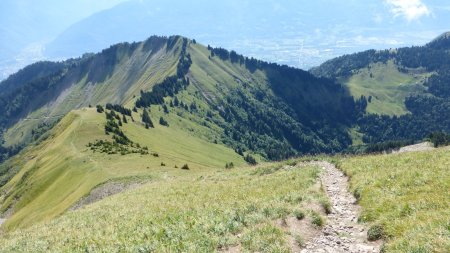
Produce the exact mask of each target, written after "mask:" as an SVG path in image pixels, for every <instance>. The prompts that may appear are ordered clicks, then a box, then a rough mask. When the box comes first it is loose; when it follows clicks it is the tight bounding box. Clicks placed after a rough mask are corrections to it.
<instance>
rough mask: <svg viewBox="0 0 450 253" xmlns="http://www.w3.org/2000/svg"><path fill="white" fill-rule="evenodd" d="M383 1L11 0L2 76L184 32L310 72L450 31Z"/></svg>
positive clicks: (3, 30) (3, 32) (0, 60)
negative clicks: (80, 0) (106, 4)
mask: <svg viewBox="0 0 450 253" xmlns="http://www.w3.org/2000/svg"><path fill="white" fill-rule="evenodd" d="M116 2H119V1H116ZM380 2H381V1H380ZM380 2H378V1H376V2H375V1H374V2H369V3H368V2H364V3H363V2H358V1H348V2H339V1H330V0H319V1H314V2H299V1H291V0H289V1H283V2H282V3H280V2H279V1H274V0H264V1H256V0H247V1H237V0H231V1H217V2H216V3H215V4H211V3H210V2H208V1H205V0H195V1H190V2H189V3H187V2H185V1H157V0H145V1H139V0H131V1H126V2H123V3H121V4H119V5H117V6H114V7H113V8H111V9H107V10H103V11H99V12H96V13H95V14H93V15H91V16H89V17H87V18H83V13H88V12H87V11H86V10H84V9H83V8H82V7H83V5H82V4H80V5H79V6H78V5H77V6H73V7H71V8H69V7H70V6H72V5H68V6H69V7H68V6H67V4H56V5H55V4H53V1H48V0H46V1H42V2H40V5H39V6H38V7H36V8H32V7H30V6H32V5H30V6H27V5H25V4H23V3H20V2H17V1H9V0H8V1H6V2H4V3H3V2H2V3H1V4H0V7H2V10H8V12H5V13H4V15H1V17H0V24H2V28H0V29H1V30H0V33H1V35H2V37H4V38H7V39H5V40H2V42H0V43H1V45H0V50H1V54H0V74H2V75H3V78H6V77H7V75H9V74H11V73H14V72H16V71H17V70H18V69H20V68H22V67H24V66H25V65H28V64H29V63H32V62H35V61H38V60H61V59H66V58H68V57H79V56H81V55H82V54H83V53H86V52H93V53H96V52H98V51H100V50H102V49H103V48H106V47H108V46H109V45H112V44H116V43H120V42H125V41H142V40H144V39H146V38H147V37H149V36H151V35H152V34H158V35H166V36H170V35H174V34H180V35H183V36H186V37H190V38H196V39H197V40H198V41H199V42H201V43H203V44H211V45H213V46H220V47H224V48H228V49H233V50H235V51H238V52H241V53H243V54H245V55H248V56H253V57H255V58H258V59H263V60H266V61H270V62H276V63H279V64H287V65H290V66H296V67H300V68H303V69H308V68H310V67H313V66H317V65H319V64H321V63H323V62H324V61H325V60H328V59H331V58H333V57H336V56H339V55H343V54H347V53H352V52H357V51H362V50H366V49H369V48H374V49H383V48H388V47H392V48H394V47H399V46H409V45H412V44H416V45H418V44H423V43H425V42H426V41H427V40H429V38H431V37H432V36H436V35H437V34H438V33H439V32H441V31H443V30H444V29H446V27H445V24H447V23H448V22H445V21H441V22H439V24H443V25H438V24H437V22H435V20H432V19H431V18H427V19H424V20H421V22H417V23H415V22H414V23H411V24H405V23H404V22H403V20H401V19H400V18H398V19H397V18H396V19H393V18H392V17H391V16H390V14H389V10H388V9H387V7H386V6H385V5H383V4H381V3H380ZM96 5H100V4H96ZM110 6H113V4H112V3H111V4H110ZM255 6H258V8H255ZM323 6H327V7H328V8H322V7H323ZM85 9H86V8H85ZM95 9H96V8H94V7H93V11H95ZM97 9H101V8H97ZM62 13H64V14H62ZM77 13H79V14H78V15H76V14H77ZM434 14H435V15H436V16H438V17H439V19H440V20H443V19H445V18H446V17H447V16H448V15H446V13H441V11H439V10H437V9H436V10H434ZM372 16H376V17H377V18H371V17H372ZM319 17H320V18H319ZM355 24H357V25H355ZM413 28H414V30H413V31H412V29H413ZM0 78H2V77H1V76H0Z"/></svg>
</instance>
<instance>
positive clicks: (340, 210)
mask: <svg viewBox="0 0 450 253" xmlns="http://www.w3.org/2000/svg"><path fill="white" fill-rule="evenodd" d="M314 164H316V165H319V166H320V167H322V169H323V172H322V173H321V181H322V185H323V187H324V189H325V190H326V193H327V194H328V197H329V199H330V202H331V204H332V212H331V214H329V215H328V216H327V222H326V225H325V226H324V227H323V229H322V231H321V234H320V235H319V236H317V237H316V238H314V239H312V240H311V241H309V242H307V243H306V244H305V245H306V246H305V248H304V249H303V250H302V251H301V253H320V252H329V253H340V252H350V253H378V252H380V242H368V241H367V228H366V227H365V226H364V225H362V224H358V222H357V220H358V213H359V210H360V207H359V206H358V205H357V204H356V199H355V197H354V196H353V195H352V194H350V193H349V192H348V178H347V177H346V176H345V175H344V173H342V171H340V170H339V169H337V168H336V167H335V166H334V165H333V164H330V163H328V162H314Z"/></svg>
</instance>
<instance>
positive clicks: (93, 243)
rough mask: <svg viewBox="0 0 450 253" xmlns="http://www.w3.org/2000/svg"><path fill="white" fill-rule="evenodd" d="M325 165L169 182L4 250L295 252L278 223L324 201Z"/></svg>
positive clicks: (5, 241)
mask: <svg viewBox="0 0 450 253" xmlns="http://www.w3.org/2000/svg"><path fill="white" fill-rule="evenodd" d="M318 172H319V168H316V167H311V166H309V167H301V168H296V169H282V165H278V167H277V168H276V169H273V170H270V171H268V170H267V169H264V168H255V169H234V170H225V171H220V172H217V173H215V174H212V173H210V174H205V175H204V176H203V175H200V176H199V174H192V176H185V177H179V178H168V179H164V180H163V179H162V180H161V181H155V182H152V183H149V184H147V185H145V186H143V187H142V188H140V189H136V190H133V191H130V192H126V193H123V194H119V195H116V196H112V197H110V198H107V199H105V200H103V201H101V202H98V203H95V204H92V205H90V206H87V207H86V208H84V209H81V210H78V211H75V212H69V213H67V214H65V215H63V216H61V217H59V218H57V219H55V220H53V221H51V222H49V223H46V224H45V223H44V224H38V225H35V226H33V227H30V228H27V229H22V230H17V231H14V232H10V233H6V234H4V235H3V236H0V245H1V248H0V251H4V252H15V251H21V252H23V251H27V252H152V251H155V252H214V251H218V250H220V249H222V248H226V247H228V246H233V245H240V247H241V248H242V250H243V251H246V252H256V251H258V252H289V246H288V243H287V240H286V236H287V234H286V232H285V231H283V229H282V228H280V227H279V226H277V225H276V222H274V221H275V220H278V219H285V218H286V217H288V216H294V211H295V210H297V209H298V208H299V207H301V206H302V205H303V203H305V204H304V205H305V206H307V205H308V204H307V203H308V202H310V201H316V200H318V199H322V198H324V196H323V193H322V192H321V191H320V189H319V187H317V185H315V183H316V182H317V177H318Z"/></svg>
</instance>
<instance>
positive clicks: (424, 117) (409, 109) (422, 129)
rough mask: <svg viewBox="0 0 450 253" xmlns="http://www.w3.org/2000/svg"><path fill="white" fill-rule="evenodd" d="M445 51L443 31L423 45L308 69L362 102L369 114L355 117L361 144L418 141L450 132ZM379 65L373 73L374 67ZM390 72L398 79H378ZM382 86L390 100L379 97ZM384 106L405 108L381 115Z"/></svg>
mask: <svg viewBox="0 0 450 253" xmlns="http://www.w3.org/2000/svg"><path fill="white" fill-rule="evenodd" d="M449 49H450V38H449V36H448V33H446V34H443V35H441V36H439V37H438V38H436V39H435V40H433V41H432V42H430V43H428V44H427V45H425V46H420V47H411V48H399V49H391V50H383V51H375V50H370V51H366V52H362V53H357V54H353V55H346V56H342V57H339V58H336V59H333V60H331V61H328V62H326V63H324V64H323V65H321V66H320V67H317V68H314V69H312V70H311V72H312V73H314V74H315V75H316V76H324V77H328V78H333V79H335V80H338V81H339V82H341V83H343V84H344V85H347V86H348V87H349V88H350V90H351V91H352V93H353V95H360V96H361V97H362V98H363V99H364V100H365V101H367V104H368V109H371V110H370V113H367V114H366V115H364V116H362V117H359V118H358V120H357V126H358V130H359V131H360V132H361V133H362V134H363V141H364V142H366V143H377V142H385V141H392V140H421V139H423V138H425V137H427V136H428V135H429V134H431V133H433V132H447V133H449V132H450V121H449V119H450V110H449V108H450V75H449V74H448V73H449V71H450V52H449ZM391 63H392V64H391ZM380 66H381V67H380ZM380 68H381V71H380V72H381V73H378V72H377V71H376V70H377V69H380ZM392 72H396V73H398V75H399V78H398V79H395V80H393V79H389V80H387V81H386V80H385V79H382V78H379V76H380V75H388V74H391V73H392ZM361 73H364V74H361ZM355 77H357V78H355ZM355 80H356V81H355ZM385 87H389V89H390V90H396V93H395V94H391V98H392V96H394V97H395V99H394V100H389V99H390V98H389V97H383V93H382V92H388V91H386V90H384V89H385ZM380 91H382V92H380ZM356 93H357V94H356ZM396 94H397V95H398V94H403V95H402V96H400V97H398V96H395V95H396ZM371 103H372V106H373V107H372V108H370V107H371ZM377 103H381V104H383V103H384V105H385V107H381V106H375V105H376V104H377ZM386 105H391V106H396V105H400V106H401V107H403V108H404V110H405V111H404V112H402V110H401V109H399V110H397V111H395V110H392V111H393V112H398V113H387V112H389V109H392V108H386ZM368 111H369V110H368Z"/></svg>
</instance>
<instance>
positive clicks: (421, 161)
mask: <svg viewBox="0 0 450 253" xmlns="http://www.w3.org/2000/svg"><path fill="white" fill-rule="evenodd" d="M340 167H341V168H342V169H343V170H344V171H345V173H346V174H347V175H349V176H350V177H351V180H350V184H351V191H352V192H355V193H357V194H358V195H360V200H359V203H360V204H361V206H362V208H363V212H362V214H361V216H360V220H361V221H363V222H367V223H368V225H369V226H370V227H372V228H373V229H372V230H371V231H372V232H371V234H372V235H374V236H375V237H377V235H376V234H379V233H381V234H382V235H383V236H384V238H385V239H386V246H385V248H386V252H442V253H444V252H449V249H450V227H449V225H450V212H449V210H450V201H449V200H450V191H449V190H450V170H449V168H450V150H449V148H448V147H447V148H442V149H438V150H436V151H428V152H414V153H405V154H392V155H378V156H361V157H355V158H346V159H343V160H342V161H341V164H340ZM377 226H381V228H382V229H380V228H377Z"/></svg>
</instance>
